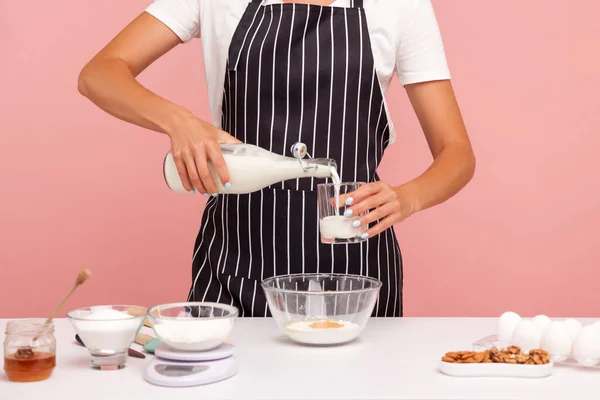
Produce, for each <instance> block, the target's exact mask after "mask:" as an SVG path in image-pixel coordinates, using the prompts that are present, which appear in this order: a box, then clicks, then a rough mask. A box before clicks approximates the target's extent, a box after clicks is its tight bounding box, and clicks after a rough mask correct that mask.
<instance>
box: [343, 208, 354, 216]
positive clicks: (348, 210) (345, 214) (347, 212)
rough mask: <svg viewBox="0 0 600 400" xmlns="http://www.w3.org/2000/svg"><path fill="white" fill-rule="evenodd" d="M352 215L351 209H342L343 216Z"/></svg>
mask: <svg viewBox="0 0 600 400" xmlns="http://www.w3.org/2000/svg"><path fill="white" fill-rule="evenodd" d="M351 215H352V210H351V209H347V210H346V211H344V217H349V216H351Z"/></svg>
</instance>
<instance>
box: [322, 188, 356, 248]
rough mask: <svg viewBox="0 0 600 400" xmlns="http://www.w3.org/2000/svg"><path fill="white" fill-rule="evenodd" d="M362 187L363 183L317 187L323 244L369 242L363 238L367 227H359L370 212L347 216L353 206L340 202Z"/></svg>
mask: <svg viewBox="0 0 600 400" xmlns="http://www.w3.org/2000/svg"><path fill="white" fill-rule="evenodd" d="M362 185H363V183H361V182H352V183H335V182H334V183H323V184H320V185H317V196H318V202H319V230H320V232H321V242H322V243H328V244H347V243H360V242H364V241H365V240H367V239H366V238H363V237H362V235H363V234H364V233H365V231H366V230H367V225H365V224H361V225H359V219H360V218H361V217H363V216H364V215H366V214H367V212H368V211H367V212H364V213H361V214H358V215H355V214H353V215H345V213H346V212H347V210H348V209H350V207H351V205H352V204H346V202H344V201H341V200H340V196H343V195H345V194H348V193H352V192H354V191H356V190H358V188H360V187H361V186H362Z"/></svg>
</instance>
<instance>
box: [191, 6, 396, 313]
mask: <svg viewBox="0 0 600 400" xmlns="http://www.w3.org/2000/svg"><path fill="white" fill-rule="evenodd" d="M260 3H261V1H260V0H255V1H252V2H250V3H249V5H248V8H247V10H246V12H245V14H244V16H243V17H242V19H241V21H240V24H239V26H238V28H237V30H236V32H235V34H234V36H233V39H232V42H231V45H230V53H229V59H228V70H227V73H226V77H225V84H224V91H223V96H224V97H223V113H222V126H223V129H224V130H226V131H227V132H229V133H230V134H232V135H233V136H235V137H236V138H238V139H240V140H241V141H243V142H245V143H250V144H254V145H257V146H260V147H262V148H265V149H268V150H270V151H272V152H274V153H278V154H287V155H290V153H289V151H290V147H291V145H292V144H294V143H295V142H298V141H300V142H303V143H305V144H306V145H307V147H308V149H309V152H310V154H311V156H313V157H315V158H320V157H327V158H333V159H335V160H336V162H337V163H338V168H339V171H338V172H339V175H340V178H341V180H342V182H373V181H377V180H379V177H378V176H377V173H376V169H377V167H378V165H379V163H380V161H381V158H382V156H383V152H384V149H385V148H386V146H387V144H388V141H389V129H388V121H387V116H386V112H385V103H384V98H383V94H382V91H381V88H380V85H379V81H378V79H377V75H376V72H375V66H374V61H373V54H372V51H371V44H370V40H369V32H368V27H367V22H366V19H365V15H364V11H363V9H362V1H355V2H354V4H353V7H351V8H340V7H327V6H314V5H306V4H273V5H268V6H263V5H261V4H260ZM324 181H325V180H320V179H317V178H303V179H296V180H290V181H285V182H282V183H279V184H276V185H272V186H270V187H268V188H265V189H263V190H260V191H258V192H254V193H251V194H247V195H222V196H220V197H218V198H211V199H210V200H209V202H208V204H207V207H206V210H205V211H204V215H203V218H202V227H201V229H200V232H199V234H198V238H197V240H196V244H195V250H194V259H193V283H192V288H191V289H190V293H189V297H188V300H191V301H216V302H222V303H228V304H232V305H234V306H236V307H238V308H239V309H240V316H242V317H244V316H247V317H250V316H269V315H270V313H269V310H268V307H267V303H266V299H265V296H264V293H263V292H262V289H261V287H260V281H261V280H262V279H264V278H267V277H271V276H274V275H282V274H290V273H300V272H306V273H310V272H336V273H350V274H360V275H368V276H371V277H375V278H377V279H380V280H381V281H382V282H383V287H382V289H381V293H380V297H379V301H378V303H377V305H376V307H375V310H374V312H373V314H374V316H381V317H383V316H387V317H393V316H395V317H398V316H401V315H402V259H401V255H400V249H399V247H398V243H397V241H396V237H395V235H394V231H393V229H391V228H390V229H388V230H386V231H385V232H383V233H382V234H380V235H378V236H376V237H373V238H370V239H369V240H368V241H366V242H364V243H361V244H351V245H325V244H321V243H320V236H319V223H318V215H317V192H316V185H317V184H318V183H321V182H324Z"/></svg>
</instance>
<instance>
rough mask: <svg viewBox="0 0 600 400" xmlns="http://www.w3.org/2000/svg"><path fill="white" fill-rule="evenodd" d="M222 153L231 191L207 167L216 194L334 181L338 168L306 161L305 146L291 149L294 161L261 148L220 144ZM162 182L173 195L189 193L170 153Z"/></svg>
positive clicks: (332, 163) (325, 162)
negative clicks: (292, 182) (310, 180)
mask: <svg viewBox="0 0 600 400" xmlns="http://www.w3.org/2000/svg"><path fill="white" fill-rule="evenodd" d="M220 147H221V152H222V153H223V158H224V159H225V163H226V164H227V169H228V171H229V176H230V183H231V188H229V189H225V188H224V187H223V183H222V182H221V180H220V179H219V176H218V174H217V172H216V170H215V168H214V167H213V165H212V164H211V163H210V161H209V163H208V167H209V169H210V172H211V174H212V177H213V179H214V181H215V183H216V184H217V187H218V189H219V193H225V194H227V193H231V194H242V193H252V192H255V191H257V190H260V189H263V188H265V187H267V186H270V185H273V184H275V183H278V182H282V181H286V180H289V179H296V178H305V177H312V178H331V177H337V172H336V169H337V165H336V163H335V161H334V160H332V159H328V158H320V159H314V158H308V159H304V158H303V157H304V156H305V155H306V146H305V145H304V144H303V143H296V144H295V145H294V146H292V153H293V154H294V157H285V156H282V155H279V154H275V153H272V152H270V151H268V150H265V149H263V148H261V147H258V146H254V145H251V144H245V143H236V144H222V145H221V146H220ZM163 173H164V178H165V181H166V183H167V185H168V186H169V188H170V189H171V190H173V191H174V192H176V193H189V192H188V191H187V190H186V189H185V188H184V187H183V184H182V182H181V179H180V177H179V173H178V172H177V167H176V165H175V160H174V159H173V153H172V152H170V151H169V152H168V153H167V156H166V157H165V160H164V165H163Z"/></svg>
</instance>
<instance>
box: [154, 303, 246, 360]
mask: <svg viewBox="0 0 600 400" xmlns="http://www.w3.org/2000/svg"><path fill="white" fill-rule="evenodd" d="M237 315H238V309H237V308H235V307H233V306H230V305H227V304H219V303H205V302H188V303H171V304H161V305H157V306H154V307H152V308H150V309H149V310H148V318H149V320H150V323H151V324H152V329H153V330H154V332H155V333H156V336H157V337H158V339H160V341H161V342H163V343H166V344H167V346H169V347H171V348H172V349H174V350H181V351H206V350H211V349H214V348H217V347H219V346H220V345H221V344H222V343H223V342H224V341H225V340H226V339H227V338H228V336H229V334H230V333H231V329H232V328H233V324H234V323H235V319H236V318H237Z"/></svg>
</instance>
